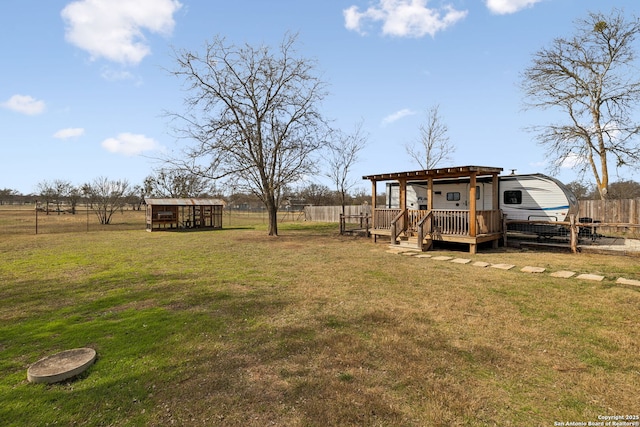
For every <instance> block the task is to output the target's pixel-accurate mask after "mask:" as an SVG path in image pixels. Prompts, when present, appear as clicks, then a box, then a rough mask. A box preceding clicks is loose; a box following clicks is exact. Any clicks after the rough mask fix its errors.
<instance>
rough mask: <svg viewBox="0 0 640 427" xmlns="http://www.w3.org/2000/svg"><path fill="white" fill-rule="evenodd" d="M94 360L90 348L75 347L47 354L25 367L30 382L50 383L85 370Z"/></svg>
mask: <svg viewBox="0 0 640 427" xmlns="http://www.w3.org/2000/svg"><path fill="white" fill-rule="evenodd" d="M95 360H96V351H95V350H94V349H92V348H75V349H73V350H66V351H62V352H60V353H56V354H53V355H51V356H47V357H45V358H43V359H40V360H38V361H37V362H36V363H34V364H33V365H31V366H29V369H27V380H28V381H29V382H31V383H46V384H52V383H57V382H60V381H64V380H66V379H69V378H72V377H75V376H76V375H79V374H81V373H83V372H84V371H86V370H87V369H88V368H89V366H91V365H92V364H93V362H95Z"/></svg>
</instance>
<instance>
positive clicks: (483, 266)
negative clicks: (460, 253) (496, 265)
mask: <svg viewBox="0 0 640 427" xmlns="http://www.w3.org/2000/svg"><path fill="white" fill-rule="evenodd" d="M471 265H473V266H474V267H481V268H486V267H489V266H490V265H491V264H489V263H488V262H484V261H476V262H474V263H473V264H471Z"/></svg>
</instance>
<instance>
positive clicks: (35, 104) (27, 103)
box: [2, 95, 45, 116]
mask: <svg viewBox="0 0 640 427" xmlns="http://www.w3.org/2000/svg"><path fill="white" fill-rule="evenodd" d="M2 106H3V107H4V108H7V109H9V110H12V111H15V112H18V113H22V114H27V115H29V116H35V115H38V114H40V113H42V112H44V110H45V103H44V101H39V100H37V99H35V98H33V97H31V96H29V95H13V96H12V97H11V98H9V99H8V100H7V101H6V102H3V103H2Z"/></svg>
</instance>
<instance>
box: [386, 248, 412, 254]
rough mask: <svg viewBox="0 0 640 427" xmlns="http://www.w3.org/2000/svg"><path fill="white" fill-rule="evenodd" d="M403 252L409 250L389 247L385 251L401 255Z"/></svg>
mask: <svg viewBox="0 0 640 427" xmlns="http://www.w3.org/2000/svg"><path fill="white" fill-rule="evenodd" d="M405 252H409V251H407V250H406V249H389V250H388V251H387V253H388V254H395V255H402V254H403V253H405Z"/></svg>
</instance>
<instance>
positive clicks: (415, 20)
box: [343, 0, 467, 37]
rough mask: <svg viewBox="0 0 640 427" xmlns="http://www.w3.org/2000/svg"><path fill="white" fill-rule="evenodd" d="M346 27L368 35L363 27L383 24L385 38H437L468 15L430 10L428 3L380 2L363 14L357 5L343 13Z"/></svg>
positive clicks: (422, 0)
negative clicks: (440, 32)
mask: <svg viewBox="0 0 640 427" xmlns="http://www.w3.org/2000/svg"><path fill="white" fill-rule="evenodd" d="M343 15H344V19H345V27H346V28H347V29H348V30H352V31H356V32H358V33H360V34H365V31H364V29H363V26H364V25H365V24H366V23H367V22H368V21H371V22H382V33H383V34H384V35H390V36H398V37H423V36H424V35H425V34H429V35H431V37H433V36H435V34H436V33H437V32H438V31H442V30H445V29H446V28H448V27H450V26H451V25H453V24H455V23H456V22H458V21H460V20H461V19H464V18H465V17H466V16H467V11H466V10H456V9H454V8H453V7H452V6H444V7H442V8H440V9H435V8H428V7H427V0H378V1H377V5H373V6H371V7H369V8H368V9H367V10H365V11H364V12H360V11H359V9H358V7H357V6H351V7H349V8H348V9H345V10H343Z"/></svg>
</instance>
